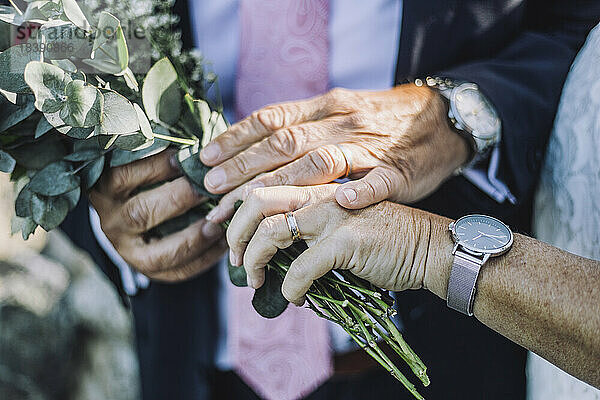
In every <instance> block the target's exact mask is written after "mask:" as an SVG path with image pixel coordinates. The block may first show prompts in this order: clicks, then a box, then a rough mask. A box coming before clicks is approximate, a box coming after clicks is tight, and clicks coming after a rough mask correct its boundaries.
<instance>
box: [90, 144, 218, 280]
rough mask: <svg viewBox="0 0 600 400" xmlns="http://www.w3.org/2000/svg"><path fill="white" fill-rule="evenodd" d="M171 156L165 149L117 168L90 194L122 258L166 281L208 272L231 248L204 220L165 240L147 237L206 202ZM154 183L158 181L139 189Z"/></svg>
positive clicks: (215, 226) (104, 227)
mask: <svg viewBox="0 0 600 400" xmlns="http://www.w3.org/2000/svg"><path fill="white" fill-rule="evenodd" d="M172 156H173V153H172V152H169V151H167V152H163V153H161V154H158V155H156V156H153V157H149V158H147V159H144V160H140V161H136V162H135V163H132V164H129V165H125V166H121V167H117V168H113V169H111V170H110V171H109V172H108V173H107V174H105V175H104V176H103V177H102V178H101V180H100V182H99V183H98V185H96V188H95V189H94V190H93V191H92V192H91V193H90V201H91V203H92V205H93V206H94V208H95V209H96V211H97V212H98V215H99V216H100V222H101V225H102V230H103V231H104V233H105V234H106V236H107V237H108V239H109V240H110V242H111V243H112V244H113V246H114V247H115V249H116V250H117V251H118V252H119V254H120V255H121V256H122V257H123V259H124V260H125V261H127V262H128V263H129V264H130V265H131V266H132V267H134V268H135V269H136V270H138V271H139V272H141V273H143V274H144V275H146V276H148V277H150V278H152V279H156V280H161V281H167V282H174V281H181V280H185V279H188V278H190V277H192V276H194V275H197V274H199V273H201V272H203V271H205V270H206V269H208V268H210V267H211V266H212V265H214V263H215V262H216V261H218V260H219V258H220V257H221V256H222V255H223V253H224V252H225V251H226V249H227V243H226V241H225V239H224V233H223V230H222V228H221V227H220V226H219V225H215V224H213V223H210V222H208V221H206V220H200V221H198V222H196V223H194V224H192V225H190V226H189V227H187V228H186V229H184V230H182V231H180V232H177V233H174V234H172V235H170V236H167V237H165V238H162V239H150V240H146V239H145V237H144V236H145V235H144V234H145V233H146V232H148V231H149V230H150V229H152V228H153V227H155V226H157V225H159V224H161V223H162V222H164V221H167V220H169V219H172V218H174V217H176V216H178V215H181V214H184V213H185V212H187V211H188V210H189V209H191V208H193V207H195V206H197V205H199V204H200V203H201V202H202V201H205V199H204V198H203V197H201V196H200V195H198V194H197V193H196V192H195V191H194V189H193V188H192V187H191V186H190V184H189V183H188V181H187V179H186V178H185V177H183V176H181V172H180V171H179V170H178V168H177V167H176V166H175V165H174V164H173V163H172V162H171V157H172ZM163 182H164V183H163ZM161 183H162V184H161ZM152 184H160V185H159V186H158V187H156V188H153V189H151V190H147V191H142V192H139V193H137V194H136V192H137V189H139V188H140V187H144V186H148V185H152Z"/></svg>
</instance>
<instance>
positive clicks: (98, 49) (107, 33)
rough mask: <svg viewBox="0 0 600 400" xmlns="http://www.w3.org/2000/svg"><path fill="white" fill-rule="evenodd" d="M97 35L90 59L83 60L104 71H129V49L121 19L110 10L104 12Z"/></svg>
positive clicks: (117, 72)
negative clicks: (109, 11)
mask: <svg viewBox="0 0 600 400" xmlns="http://www.w3.org/2000/svg"><path fill="white" fill-rule="evenodd" d="M95 36H96V37H95V39H94V45H93V47H92V53H91V55H90V59H87V60H83V62H84V63H86V64H88V65H90V66H92V67H94V68H96V69H98V70H99V71H101V72H104V73H108V74H113V75H122V74H124V73H127V69H128V65H129V50H128V49H127V41H126V40H125V34H124V32H123V28H122V27H121V23H120V22H119V20H118V19H117V18H115V17H114V16H113V15H111V14H110V13H108V12H105V11H104V12H102V13H101V14H100V18H99V21H98V29H97V30H96V33H95Z"/></svg>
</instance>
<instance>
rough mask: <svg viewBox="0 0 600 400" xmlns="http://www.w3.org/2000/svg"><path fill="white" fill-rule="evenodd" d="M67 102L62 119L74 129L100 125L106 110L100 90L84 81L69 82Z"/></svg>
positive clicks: (66, 91) (62, 112)
mask: <svg viewBox="0 0 600 400" xmlns="http://www.w3.org/2000/svg"><path fill="white" fill-rule="evenodd" d="M65 94H66V96H67V100H66V103H65V107H64V108H63V109H62V110H61V113H60V118H61V119H62V120H63V121H65V123H66V124H67V125H70V126H72V127H74V128H90V127H94V126H96V125H98V124H99V123H100V121H101V119H102V112H103V110H104V96H103V95H102V93H100V91H99V90H98V89H96V88H95V87H93V86H90V85H87V84H86V83H85V82H84V81H80V80H76V81H72V82H69V83H68V84H67V86H66V88H65Z"/></svg>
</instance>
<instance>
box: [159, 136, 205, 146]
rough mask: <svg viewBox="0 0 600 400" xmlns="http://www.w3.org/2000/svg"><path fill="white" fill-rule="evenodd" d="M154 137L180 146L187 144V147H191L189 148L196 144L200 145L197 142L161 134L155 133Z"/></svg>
mask: <svg viewBox="0 0 600 400" xmlns="http://www.w3.org/2000/svg"><path fill="white" fill-rule="evenodd" d="M154 137H155V138H157V139H162V140H167V141H169V142H173V143H179V144H185V145H189V146H193V145H195V144H196V143H198V141H197V140H192V139H184V138H179V137H175V136H168V135H161V134H160V133H154Z"/></svg>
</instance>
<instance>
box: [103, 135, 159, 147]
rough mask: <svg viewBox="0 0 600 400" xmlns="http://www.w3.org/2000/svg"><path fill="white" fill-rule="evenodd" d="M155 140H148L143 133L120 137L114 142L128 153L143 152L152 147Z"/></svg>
mask: <svg viewBox="0 0 600 400" xmlns="http://www.w3.org/2000/svg"><path fill="white" fill-rule="evenodd" d="M153 140H154V139H148V138H147V137H145V136H144V135H142V133H141V132H136V133H134V134H129V135H118V136H117V138H116V140H115V141H114V143H113V144H114V146H115V147H117V148H119V149H121V150H127V151H136V150H143V149H146V148H148V147H150V146H152V142H153Z"/></svg>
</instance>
